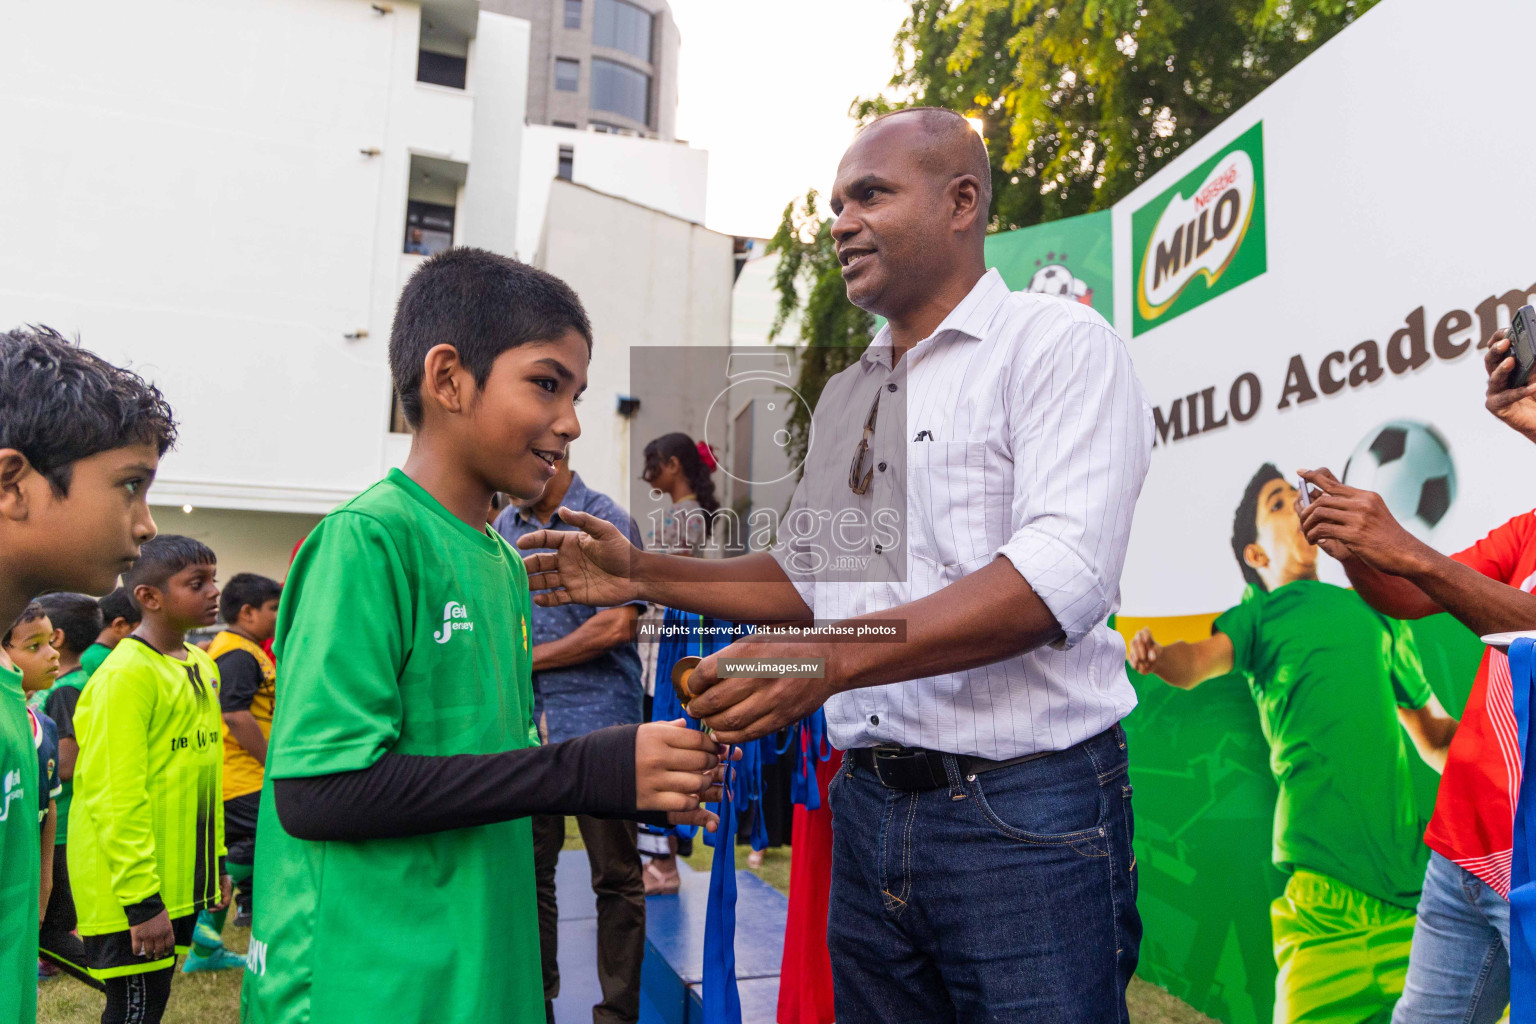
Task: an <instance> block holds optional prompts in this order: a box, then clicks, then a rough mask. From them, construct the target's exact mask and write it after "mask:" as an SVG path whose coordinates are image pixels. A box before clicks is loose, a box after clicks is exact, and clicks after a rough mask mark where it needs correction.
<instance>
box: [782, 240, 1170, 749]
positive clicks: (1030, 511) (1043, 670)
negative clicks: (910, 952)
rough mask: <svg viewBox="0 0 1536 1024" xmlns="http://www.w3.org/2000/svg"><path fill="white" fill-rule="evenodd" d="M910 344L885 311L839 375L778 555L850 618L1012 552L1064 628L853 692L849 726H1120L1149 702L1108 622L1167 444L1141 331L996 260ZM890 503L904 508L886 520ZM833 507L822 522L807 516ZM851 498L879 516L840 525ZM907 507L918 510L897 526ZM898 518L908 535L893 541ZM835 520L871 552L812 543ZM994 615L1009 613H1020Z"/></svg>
mask: <svg viewBox="0 0 1536 1024" xmlns="http://www.w3.org/2000/svg"><path fill="white" fill-rule="evenodd" d="M892 355H893V350H892V348H891V338H890V328H889V327H885V328H882V330H881V331H880V333H879V334H878V335H876V337H875V340H874V341H873V342H872V343H871V344H870V346H869V349H868V350H867V351H866V352H865V354H864V355H863V357H862V358H861V359H860V360H859V362H857V363H855V364H854V365H853V366H850V367H848V368H847V369H845V370H843V371H842V372H840V373H838V374H837V375H836V376H834V377H833V378H832V379H831V380H829V381H828V382H827V385H826V388H825V389H824V390H823V392H822V395H821V399H820V401H819V402H818V403H817V406H816V410H815V413H814V415H813V417H812V425H811V443H810V447H809V454H808V456H807V459H806V463H805V472H804V475H803V476H802V478H801V481H800V484H799V486H798V487H797V488H796V490H795V496H794V498H793V499H792V501H791V503H790V510H789V512H788V513H787V514H786V516H785V520H784V524H783V526H782V528H781V530H780V534H779V537H780V541H781V543H780V545H779V547H777V548H776V549H774V552H773V553H774V555H775V557H776V558H778V560H779V562H780V564H781V565H782V566H783V567H784V569H785V571H786V573H788V574H789V576H790V578H791V580H793V581H794V582H795V585H796V588H797V589H798V590H799V591H800V595H801V597H802V598H804V600H805V602H806V604H807V605H808V606H809V607H810V608H811V610H812V612H813V613H814V615H815V616H816V618H817V619H823V620H837V619H845V618H850V617H853V616H858V615H863V614H866V613H869V612H874V611H883V610H886V609H889V608H892V607H895V606H897V605H901V604H905V603H907V602H909V601H913V600H916V599H918V598H921V597H926V596H928V595H929V594H932V593H935V592H936V591H939V590H941V589H943V588H944V587H945V586H947V585H949V584H950V583H953V582H955V581H956V580H958V579H960V578H961V577H963V576H965V575H967V574H969V573H971V572H974V571H976V570H977V569H980V568H981V567H982V566H984V565H986V564H988V563H989V562H991V561H992V559H994V558H996V557H999V556H1001V557H1004V558H1007V559H1008V560H1009V561H1011V562H1012V563H1013V565H1014V566H1015V567H1016V568H1017V569H1018V571H1019V573H1020V574H1021V575H1022V576H1023V577H1024V578H1025V580H1027V581H1028V582H1029V584H1030V586H1031V587H1032V588H1033V589H1034V591H1035V593H1037V594H1038V595H1039V596H1040V597H1041V599H1042V600H1044V601H1045V603H1046V605H1047V606H1048V607H1049V608H1050V609H1051V611H1052V613H1054V614H1055V616H1056V619H1057V621H1058V622H1060V623H1061V627H1062V629H1063V631H1064V632H1065V634H1066V639H1065V641H1064V642H1063V643H1061V644H1058V645H1053V646H1051V647H1042V648H1039V649H1036V650H1033V651H1030V652H1028V653H1026V654H1022V655H1019V656H1017V657H1013V658H1009V659H1007V660H1005V661H1001V662H997V663H995V664H992V665H988V666H985V667H982V668H977V669H970V670H968V671H964V672H954V673H948V674H945V675H939V676H930V677H927V678H923V679H914V680H910V681H908V682H903V683H893V684H889V685H884V686H872V687H863V688H859V689H854V690H849V691H846V692H844V693H840V694H837V695H836V696H834V697H832V698H831V699H830V700H829V701H828V702H827V705H826V712H827V723H828V726H829V728H830V731H831V737H832V741H833V743H835V744H836V745H837V746H838V747H841V748H843V749H851V748H854V747H868V746H875V745H878V744H899V745H902V746H913V747H926V748H928V749H930V750H941V751H945V752H947V753H954V754H973V755H979V756H981V757H987V758H993V759H997V760H1005V759H1007V758H1012V757H1020V756H1023V755H1025V754H1032V753H1036V752H1039V751H1048V750H1063V749H1065V748H1067V747H1070V746H1072V745H1073V744H1075V743H1079V742H1081V741H1082V740H1085V739H1088V738H1090V737H1092V736H1095V735H1097V734H1098V733H1100V732H1103V731H1104V730H1105V729H1107V728H1109V727H1110V726H1111V725H1113V724H1114V723H1115V722H1118V721H1119V720H1120V719H1121V718H1123V717H1124V716H1125V715H1126V714H1127V713H1128V712H1129V711H1130V710H1131V709H1132V708H1133V707H1135V705H1136V695H1135V691H1134V690H1133V689H1132V688H1131V684H1130V681H1129V680H1128V679H1127V678H1126V674H1125V644H1124V642H1123V641H1122V640H1121V639H1120V637H1119V635H1118V634H1116V633H1115V632H1114V631H1113V630H1111V629H1109V628H1108V626H1107V625H1106V623H1105V620H1106V619H1107V618H1108V616H1109V615H1110V614H1112V613H1113V612H1114V611H1115V610H1116V608H1117V607H1118V606H1119V601H1120V570H1121V567H1122V566H1123V565H1124V563H1125V549H1126V543H1127V540H1128V538H1129V536H1130V532H1131V515H1132V512H1133V511H1134V510H1135V506H1136V498H1137V495H1138V494H1139V493H1140V491H1141V484H1142V480H1143V479H1144V478H1145V476H1146V473H1147V464H1148V461H1149V459H1150V455H1151V450H1152V412H1151V406H1150V404H1149V403H1148V401H1147V398H1146V394H1145V392H1144V391H1143V390H1142V387H1141V384H1140V382H1139V381H1138V380H1137V378H1136V374H1135V371H1134V370H1133V369H1132V366H1131V359H1130V355H1129V354H1128V353H1127V352H1126V349H1125V343H1124V342H1123V341H1121V339H1120V337H1119V336H1118V335H1116V334H1115V332H1114V330H1113V328H1111V327H1110V326H1109V324H1108V323H1106V322H1105V321H1104V319H1103V318H1102V317H1100V316H1099V315H1098V314H1097V313H1095V312H1094V311H1093V310H1092V309H1090V308H1089V307H1088V306H1085V305H1082V304H1079V303H1075V302H1071V301H1069V300H1064V299H1059V298H1053V297H1048V296H1044V295H1032V294H1026V293H1014V292H1010V291H1009V290H1008V286H1007V285H1006V284H1005V283H1004V282H1003V279H1002V276H1001V275H999V274H998V272H997V271H996V270H989V271H988V272H987V273H986V275H985V276H983V277H982V278H981V280H980V281H978V282H977V284H976V286H975V288H973V289H972V290H971V292H970V294H969V295H967V296H966V298H965V299H964V300H963V301H962V302H961V303H960V304H959V305H958V306H956V307H955V308H954V310H953V311H951V312H950V314H949V316H947V317H946V318H945V319H944V322H943V323H941V324H940V325H939V327H938V329H937V330H936V331H934V333H933V334H932V335H931V336H929V337H928V338H926V339H924V340H923V341H922V342H920V343H918V344H917V345H916V346H914V347H913V348H912V349H910V350H909V351H908V352H907V354H906V355H905V357H903V358H902V360H901V361H900V363H898V364H897V365H896V366H895V367H894V368H893V367H892V365H891V359H892ZM893 389H894V390H893ZM876 394H879V396H880V409H879V413H878V416H877V418H876V427H875V431H874V437H873V439H872V440H871V442H870V444H871V448H872V452H873V455H872V458H871V460H870V466H871V467H872V468H874V473H873V477H872V479H871V486H870V488H869V493H867V494H866V495H864V496H863V497H857V496H855V495H854V494H853V492H852V490H851V489H850V488H849V485H848V471H849V463H850V461H851V460H852V457H853V452H854V446H855V445H857V443H858V441H859V438H860V437H861V436H862V435H863V432H864V425H865V422H866V420H867V417H868V415H869V409H870V406H871V404H872V402H873V401H874V397H875V396H876ZM896 399H904V404H903V403H898V402H896V401H894V400H896ZM903 414H904V417H903ZM918 437H921V438H922V439H921V440H914V438H918ZM903 469H904V472H903ZM903 477H905V479H904V480H903ZM903 492H904V494H905V501H902V500H901V496H902V494H903ZM848 509H852V510H855V511H854V512H853V513H849V512H847V511H845V510H848ZM882 509H885V510H893V511H891V512H890V513H889V514H888V518H887V519H886V520H885V521H884V522H882V521H881V520H880V519H879V517H878V516H877V512H878V511H879V510H882ZM818 513H819V514H820V515H819V519H820V522H821V526H820V531H821V532H820V533H815V532H808V531H811V530H812V529H813V528H812V527H808V526H807V525H806V524H808V523H813V521H814V520H815V519H816V517H817V514H818ZM839 516H854V517H857V516H871V517H875V518H874V519H873V520H869V521H870V522H872V524H873V525H871V526H870V528H869V529H868V530H863V531H860V530H859V529H858V528H857V526H853V527H848V526H847V524H846V522H845V524H844V526H842V527H838V526H837V525H836V524H837V523H838V522H839ZM889 516H894V517H895V518H896V519H898V520H900V521H903V522H905V523H906V524H907V527H906V528H905V529H904V530H897V531H892V530H891V529H889V528H888V527H889V524H890V518H889ZM829 521H830V523H831V524H832V526H831V529H832V531H833V532H831V533H828V532H827V531H828V529H829V526H828V523H829ZM852 521H853V522H863V521H865V520H858V519H854V520H852ZM898 533H899V534H900V535H901V537H904V539H905V545H904V546H903V544H902V543H901V542H900V541H899V540H898V541H897V542H896V543H894V544H893V543H892V541H893V540H895V539H897V534H898ZM818 538H819V539H820V540H821V541H823V542H824V543H822V544H820V545H819V547H820V549H821V550H822V551H823V552H824V553H830V554H832V555H833V556H835V555H837V554H839V553H847V552H848V551H850V550H851V547H856V546H857V542H858V541H860V540H863V542H864V543H865V545H866V546H865V547H864V548H863V554H864V555H865V556H868V557H870V558H871V559H872V562H871V564H867V565H865V566H864V567H862V568H861V569H858V570H856V571H839V565H840V564H842V563H838V562H837V561H836V559H835V557H834V558H831V559H827V558H817V557H809V558H808V557H807V554H806V552H807V549H808V548H814V547H818V544H817V539H818ZM877 545H878V546H877ZM848 561H849V560H847V559H845V560H844V562H845V563H846V562H848ZM823 563H825V564H823ZM902 563H904V564H905V567H906V570H905V573H903V572H902V571H901V565H902ZM882 566H883V567H884V571H883V572H882ZM988 614H989V615H991V616H995V617H996V619H997V621H998V622H999V624H1000V625H1001V624H1002V623H1004V622H1005V621H1006V619H1007V616H1008V614H1009V611H1008V609H1007V608H996V609H992V610H990V611H989V613H988Z"/></svg>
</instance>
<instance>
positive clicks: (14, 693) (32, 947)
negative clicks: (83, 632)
mask: <svg viewBox="0 0 1536 1024" xmlns="http://www.w3.org/2000/svg"><path fill="white" fill-rule="evenodd" d="M37 785H38V782H37V747H36V746H35V745H34V743H33V741H32V724H31V722H30V721H29V720H28V718H27V698H26V695H25V694H24V693H22V690H21V673H20V672H18V671H16V670H15V669H12V668H6V667H4V666H0V1024H35V1022H36V1020H37V895H38V893H37V888H38V885H39V884H41V878H42V868H41V860H40V851H41V847H42V842H43V840H42V836H41V835H40V834H39V832H38V824H37V805H38V793H37Z"/></svg>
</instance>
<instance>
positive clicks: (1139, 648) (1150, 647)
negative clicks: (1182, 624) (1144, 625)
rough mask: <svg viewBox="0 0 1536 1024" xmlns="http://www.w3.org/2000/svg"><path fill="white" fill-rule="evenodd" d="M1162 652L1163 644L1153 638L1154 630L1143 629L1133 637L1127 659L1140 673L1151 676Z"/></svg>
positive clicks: (1127, 650) (1127, 651)
mask: <svg viewBox="0 0 1536 1024" xmlns="http://www.w3.org/2000/svg"><path fill="white" fill-rule="evenodd" d="M1162 653H1163V645H1162V644H1160V643H1158V642H1157V641H1156V640H1153V639H1152V631H1151V630H1150V629H1143V630H1141V631H1140V632H1139V633H1137V634H1136V635H1135V636H1133V637H1131V643H1130V647H1129V648H1127V649H1126V660H1127V661H1129V662H1130V663H1131V668H1133V669H1135V670H1136V671H1137V672H1138V673H1140V674H1141V675H1144V676H1149V675H1151V674H1152V671H1153V669H1155V668H1156V667H1157V659H1158V658H1159V657H1161V656H1162Z"/></svg>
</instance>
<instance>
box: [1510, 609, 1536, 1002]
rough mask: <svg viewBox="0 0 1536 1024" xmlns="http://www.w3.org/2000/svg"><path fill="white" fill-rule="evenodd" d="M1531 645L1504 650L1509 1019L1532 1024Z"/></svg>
mask: <svg viewBox="0 0 1536 1024" xmlns="http://www.w3.org/2000/svg"><path fill="white" fill-rule="evenodd" d="M1533 668H1536V641H1532V640H1530V639H1529V638H1526V637H1521V638H1520V639H1518V640H1516V641H1515V642H1514V643H1512V644H1510V645H1509V679H1510V682H1511V684H1512V687H1511V688H1512V689H1513V691H1514V704H1515V721H1516V722H1517V723H1518V724H1519V752H1520V762H1521V770H1520V789H1519V797H1518V799H1517V801H1516V803H1515V832H1514V858H1513V863H1512V864H1511V865H1510V889H1509V941H1510V950H1509V1020H1510V1024H1536V878H1533V876H1536V785H1530V784H1528V783H1530V782H1531V767H1532V764H1533V763H1536V761H1533V758H1532V754H1533V753H1536V748H1533V747H1532V744H1531V740H1532V737H1531V714H1532V711H1533V707H1532V705H1533V702H1536V673H1533V671H1532V669H1533Z"/></svg>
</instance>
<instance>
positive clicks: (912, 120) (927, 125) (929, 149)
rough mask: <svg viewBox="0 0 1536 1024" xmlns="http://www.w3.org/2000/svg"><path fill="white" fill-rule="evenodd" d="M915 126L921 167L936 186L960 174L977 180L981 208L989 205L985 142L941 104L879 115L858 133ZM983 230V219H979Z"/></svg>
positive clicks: (988, 169) (990, 171) (963, 119)
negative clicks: (920, 145) (917, 131)
mask: <svg viewBox="0 0 1536 1024" xmlns="http://www.w3.org/2000/svg"><path fill="white" fill-rule="evenodd" d="M897 124H899V125H901V126H903V127H906V126H908V125H914V126H915V127H916V128H917V129H918V130H919V131H920V132H921V135H920V138H921V139H922V140H923V145H922V148H921V149H919V150H918V153H917V156H918V160H919V162H920V163H921V165H922V167H923V169H924V170H926V171H928V172H929V173H930V174H932V175H933V176H934V178H935V180H936V183H937V184H938V185H939V187H941V188H942V187H943V186H944V185H948V184H949V183H950V182H951V181H953V180H954V179H956V178H958V177H960V176H961V175H963V174H969V175H972V176H973V177H975V178H976V180H977V181H978V182H980V185H979V186H978V187H979V190H980V194H981V204H980V205H981V207H982V209H984V210H990V209H991V208H992V163H991V161H989V160H988V159H987V144H986V143H985V142H983V141H982V138H981V135H980V133H978V132H977V131H976V129H975V128H974V127H973V126H972V125H971V122H969V121H967V120H966V119H965V118H964V117H962V116H960V115H959V114H957V113H955V112H954V111H953V110H948V109H946V108H944V107H906V108H903V109H901V110H894V111H892V112H891V113H889V114H882V115H880V116H879V117H877V118H875V119H874V120H873V121H871V122H870V123H869V124H867V125H865V126H864V129H863V130H862V131H861V132H860V133H859V135H860V137H862V136H864V135H867V134H868V133H870V132H873V131H877V130H878V129H879V126H881V125H884V126H887V127H890V126H894V125H897ZM982 229H983V230H985V229H986V218H985V217H983V218H982Z"/></svg>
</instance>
